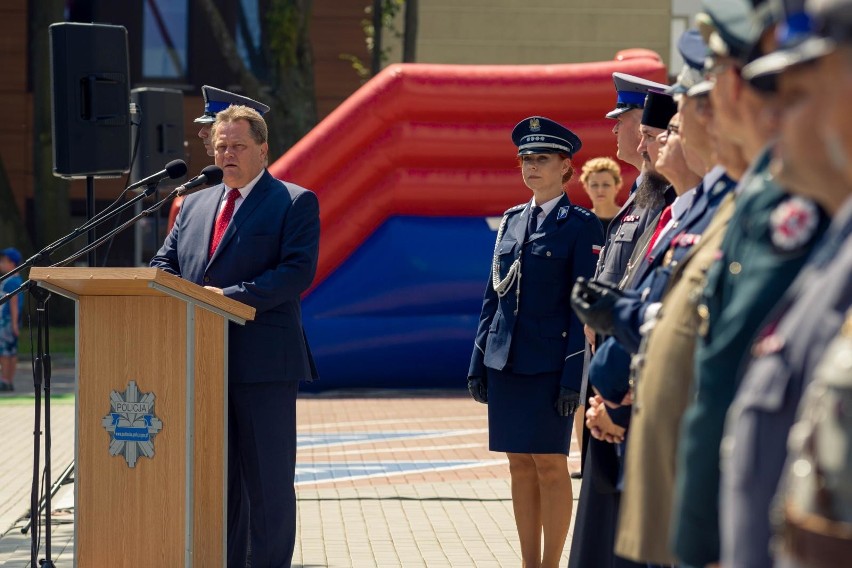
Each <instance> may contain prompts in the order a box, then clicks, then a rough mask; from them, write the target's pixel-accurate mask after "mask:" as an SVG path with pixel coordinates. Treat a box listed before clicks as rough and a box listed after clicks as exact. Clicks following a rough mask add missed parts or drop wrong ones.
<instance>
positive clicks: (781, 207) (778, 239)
mask: <svg viewBox="0 0 852 568" xmlns="http://www.w3.org/2000/svg"><path fill="white" fill-rule="evenodd" d="M769 225H770V231H771V232H770V236H771V238H772V244H773V245H774V246H775V248H776V250H778V251H779V252H793V251H797V250H799V249H801V248H803V247H804V246H805V245H807V244H808V243H809V242H810V241H811V239H813V237H814V235H815V234H816V231H817V228H818V227H819V211H818V210H817V208H816V205H814V204H813V203H812V202H811V201H809V200H807V199H804V198H802V197H798V196H796V197H791V198H789V199H785V200H784V201H782V202H781V203H780V204H778V206H777V207H776V208H775V210H774V211H773V212H772V214H771V215H770V217H769Z"/></svg>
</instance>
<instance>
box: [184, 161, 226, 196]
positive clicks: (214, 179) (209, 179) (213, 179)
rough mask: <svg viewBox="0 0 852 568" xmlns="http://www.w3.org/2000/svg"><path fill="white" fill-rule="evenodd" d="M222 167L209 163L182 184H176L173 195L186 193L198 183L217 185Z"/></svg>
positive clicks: (220, 181)
mask: <svg viewBox="0 0 852 568" xmlns="http://www.w3.org/2000/svg"><path fill="white" fill-rule="evenodd" d="M223 175H224V174H223V172H222V168H220V167H219V166H214V165H209V166H207V167H206V168H204V169H203V170H201V173H200V174H199V175H197V176H195V177H194V178H192V179H191V180H189V181H188V182H186V183H185V184H183V185H179V186H177V188H176V189H175V192H174V193H175V196H176V197H179V196H181V195H187V194H189V193H192V192H193V190H194V189H195V188H197V187H198V186H200V185H218V184H220V183H222V176H223Z"/></svg>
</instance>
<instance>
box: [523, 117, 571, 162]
mask: <svg viewBox="0 0 852 568" xmlns="http://www.w3.org/2000/svg"><path fill="white" fill-rule="evenodd" d="M512 142H514V143H515V146H517V147H518V155H519V156H521V155H524V154H568V156H570V157H574V154H576V153H577V152H579V151H580V148H581V147H582V146H583V143H582V142H581V141H580V138H579V137H578V136H577V135H576V134H574V133H573V132H571V131H570V130H568V129H567V128H565V127H564V126H562V125H561V124H559V123H558V122H555V121H553V120H550V119H549V118H545V117H543V116H530V117H528V118H525V119H523V120H522V121H520V122H519V123H518V124H517V125H516V126H515V128H514V129H513V130H512Z"/></svg>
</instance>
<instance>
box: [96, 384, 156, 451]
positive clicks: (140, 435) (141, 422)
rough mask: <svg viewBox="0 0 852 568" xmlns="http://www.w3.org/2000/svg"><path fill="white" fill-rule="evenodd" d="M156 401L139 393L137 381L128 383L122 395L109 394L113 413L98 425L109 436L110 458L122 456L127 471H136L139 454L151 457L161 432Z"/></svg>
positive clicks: (151, 394)
mask: <svg viewBox="0 0 852 568" xmlns="http://www.w3.org/2000/svg"><path fill="white" fill-rule="evenodd" d="M155 398H156V397H155V396H154V393H150V392H149V393H140V392H139V389H138V387H137V386H136V381H130V382H129V383H127V388H126V389H125V391H124V392H123V393H122V392H119V391H112V393H110V406H111V407H112V412H110V413H109V414H107V415H106V416H104V417H103V419H102V420H101V424H102V425H103V427H104V429H105V430H106V431H107V432H109V435H110V443H109V453H110V455H111V456H116V455H119V454H121V455H123V456H124V459H125V461H126V462H127V465H128V466H130V467H136V460H137V458H138V457H139V454H140V453H141V454H142V455H143V456H145V457H147V458H153V457H154V436H156V435H157V434H158V433H159V432H160V430H162V429H163V422H162V421H161V420H160V419H159V418H157V417H156V416H155V415H154V400H155Z"/></svg>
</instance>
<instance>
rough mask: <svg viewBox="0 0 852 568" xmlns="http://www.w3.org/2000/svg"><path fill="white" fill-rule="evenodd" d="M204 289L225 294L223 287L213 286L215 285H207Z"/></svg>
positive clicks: (221, 294)
mask: <svg viewBox="0 0 852 568" xmlns="http://www.w3.org/2000/svg"><path fill="white" fill-rule="evenodd" d="M204 289H205V290H210V291H211V292H216V293H217V294H219V295H220V296H224V294H223V293H222V289H221V288H215V287H213V286H205V287H204Z"/></svg>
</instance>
